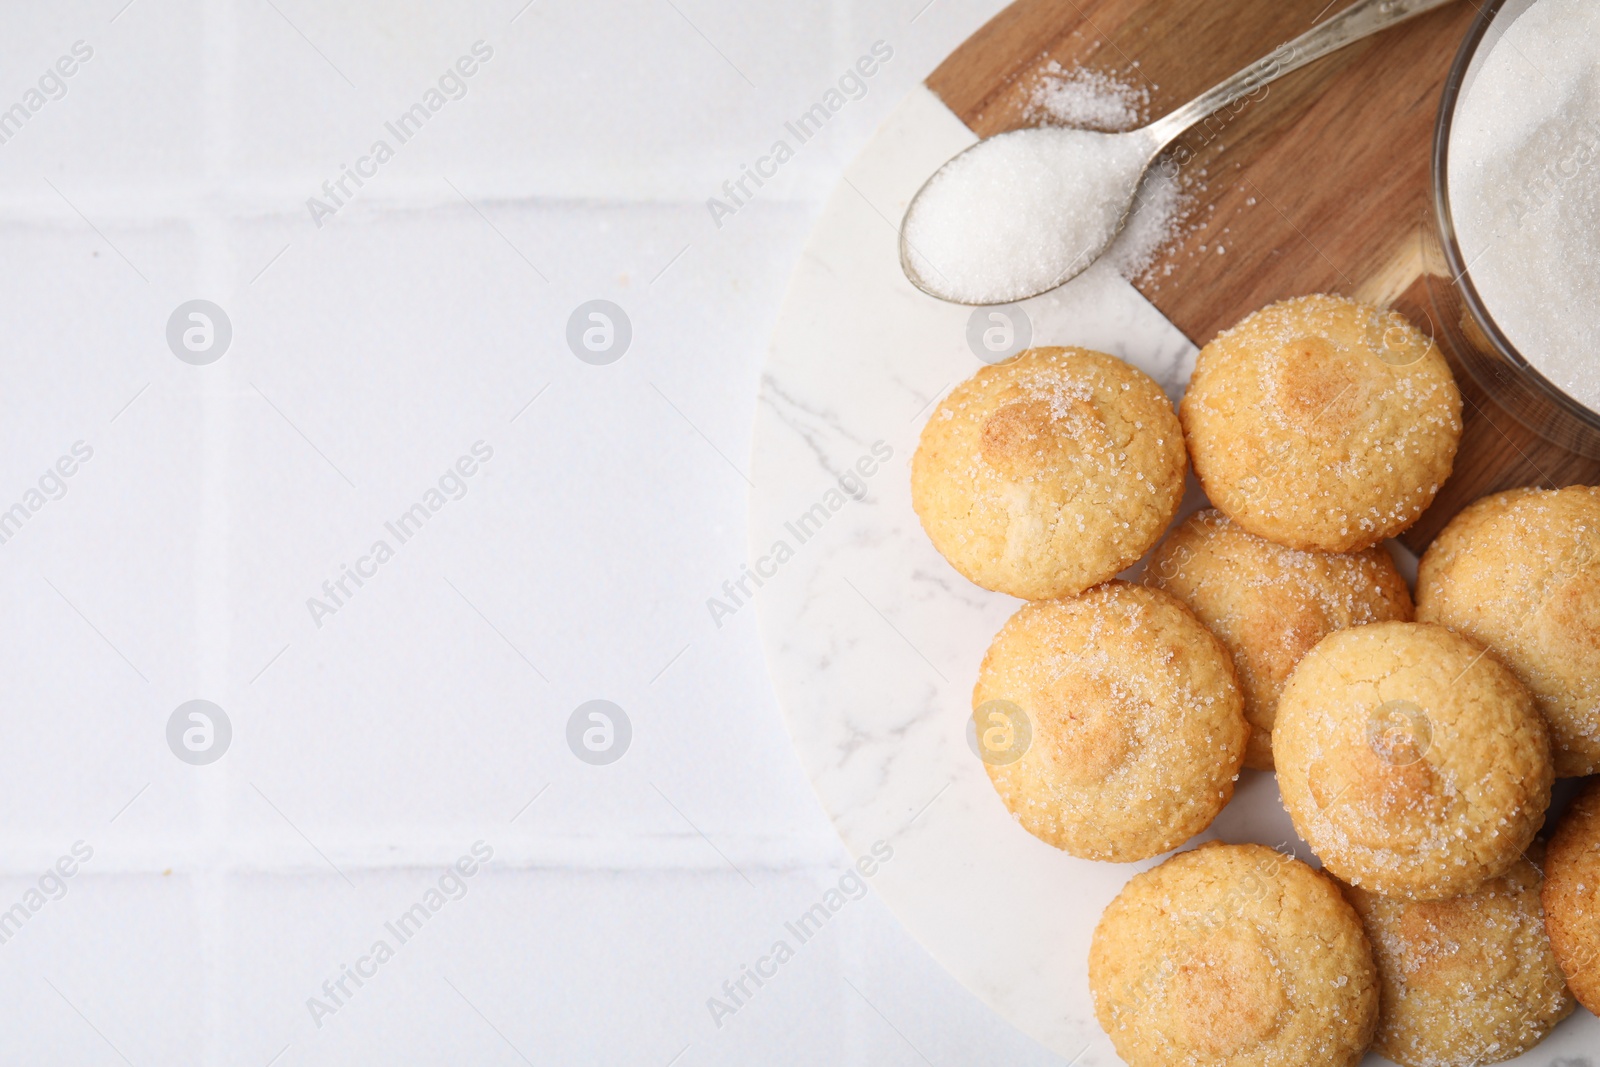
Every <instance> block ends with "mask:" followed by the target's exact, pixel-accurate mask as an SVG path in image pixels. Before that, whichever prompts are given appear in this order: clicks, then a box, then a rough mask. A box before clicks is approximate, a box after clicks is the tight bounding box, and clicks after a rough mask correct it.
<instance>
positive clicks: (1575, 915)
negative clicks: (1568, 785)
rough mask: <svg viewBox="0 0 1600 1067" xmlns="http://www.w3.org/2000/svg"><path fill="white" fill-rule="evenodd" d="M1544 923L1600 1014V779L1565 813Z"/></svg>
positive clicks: (1566, 968)
mask: <svg viewBox="0 0 1600 1067" xmlns="http://www.w3.org/2000/svg"><path fill="white" fill-rule="evenodd" d="M1544 875H1545V880H1544V891H1543V893H1542V894H1541V896H1542V899H1543V903H1544V921H1545V926H1546V927H1547V928H1548V929H1549V931H1550V944H1551V946H1552V947H1553V948H1554V949H1555V953H1556V959H1557V960H1559V961H1560V962H1561V970H1562V972H1563V973H1564V974H1565V975H1566V976H1567V986H1568V988H1570V989H1571V990H1572V992H1573V995H1575V996H1576V997H1577V998H1578V1002H1579V1003H1580V1004H1582V1005H1583V1006H1584V1007H1586V1008H1588V1009H1589V1010H1590V1011H1592V1012H1595V1013H1597V1014H1600V781H1594V782H1590V783H1589V784H1588V786H1587V787H1585V788H1584V791H1583V792H1582V793H1581V794H1579V796H1578V799H1577V800H1575V801H1573V804H1572V807H1570V808H1568V809H1567V811H1566V814H1564V815H1563V816H1562V817H1561V822H1560V823H1559V824H1557V826H1556V832H1555V834H1554V835H1552V836H1551V838H1550V849H1549V851H1548V852H1547V853H1546V855H1545V864H1544Z"/></svg>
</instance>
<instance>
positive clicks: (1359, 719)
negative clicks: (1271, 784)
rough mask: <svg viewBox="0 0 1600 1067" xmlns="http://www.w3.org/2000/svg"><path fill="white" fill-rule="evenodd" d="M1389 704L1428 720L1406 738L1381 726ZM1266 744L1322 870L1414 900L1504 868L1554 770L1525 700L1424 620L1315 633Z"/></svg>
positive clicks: (1455, 892)
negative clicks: (1404, 740) (1398, 737)
mask: <svg viewBox="0 0 1600 1067" xmlns="http://www.w3.org/2000/svg"><path fill="white" fill-rule="evenodd" d="M1395 708H1409V709H1414V710H1415V714H1416V716H1417V718H1418V719H1419V720H1420V722H1421V723H1422V724H1425V725H1424V726H1422V727H1419V728H1417V729H1416V736H1415V737H1414V738H1413V740H1412V741H1411V742H1410V743H1409V744H1401V743H1396V742H1395V741H1394V740H1393V739H1392V738H1391V737H1390V736H1389V735H1388V734H1387V733H1386V732H1384V731H1383V730H1381V729H1375V728H1376V727H1381V726H1383V725H1384V724H1385V723H1387V722H1389V721H1390V720H1389V719H1388V718H1387V715H1388V714H1389V709H1395ZM1272 753H1273V757H1274V759H1275V760H1276V762H1277V772H1278V788H1279V791H1280V793H1281V794H1282V797H1283V804H1284V807H1285V808H1287V809H1288V811H1289V816H1290V818H1291V819H1293V820H1294V827H1295V830H1296V831H1298V832H1299V834H1300V836H1301V837H1303V838H1304V839H1305V841H1306V843H1307V844H1309V845H1310V846H1311V848H1312V850H1313V851H1314V852H1315V853H1316V854H1317V856H1318V857H1319V858H1320V859H1321V860H1322V862H1323V864H1324V865H1325V866H1326V867H1327V869H1328V870H1329V871H1330V872H1332V873H1333V874H1335V875H1337V876H1338V877H1339V878H1341V879H1343V880H1344V881H1346V882H1349V883H1351V884H1352V885H1356V886H1359V887H1361V888H1362V889H1367V890H1370V891H1372V892H1374V893H1382V894H1384V895H1386V896H1399V897H1406V898H1409V899H1412V900H1440V899H1443V898H1446V897H1453V896H1459V895H1461V894H1462V893H1469V892H1471V891H1473V890H1474V889H1477V888H1478V887H1479V886H1481V885H1482V884H1483V883H1484V882H1486V881H1488V880H1489V879H1491V878H1496V877H1499V876H1500V875H1502V874H1504V873H1505V872H1506V871H1507V870H1509V869H1510V868H1511V866H1512V865H1513V864H1514V863H1516V861H1517V860H1518V859H1519V858H1520V857H1521V856H1522V853H1523V850H1525V849H1526V848H1527V847H1528V845H1529V844H1530V843H1531V842H1532V841H1533V836H1534V834H1535V833H1536V832H1537V831H1538V829H1539V826H1540V825H1541V823H1542V822H1543V821H1544V813H1545V810H1546V809H1547V808H1548V807H1549V806H1550V785H1551V783H1552V781H1553V780H1554V778H1555V775H1554V772H1553V770H1552V768H1551V762H1550V738H1549V731H1548V729H1547V728H1546V726H1545V722H1544V717H1543V716H1542V715H1540V714H1539V710H1538V708H1537V707H1536V706H1535V705H1534V702H1533V697H1532V695H1531V694H1529V692H1528V691H1527V689H1525V688H1524V687H1523V685H1522V683H1520V682H1518V681H1517V680H1516V678H1515V677H1514V676H1513V675H1512V674H1511V672H1510V671H1508V670H1507V669H1506V668H1505V667H1504V666H1502V665H1501V664H1500V662H1499V661H1498V660H1496V659H1495V658H1494V657H1493V656H1490V655H1489V654H1488V653H1487V652H1486V651H1485V650H1483V649H1481V648H1479V647H1478V646H1477V645H1474V644H1473V643H1472V642H1471V641H1469V640H1467V639H1466V638H1465V637H1462V636H1460V635H1459V634H1455V633H1452V632H1451V631H1449V630H1446V629H1445V628H1444V627H1442V626H1434V625H1431V624H1427V623H1410V622H1377V623H1372V624H1371V625H1368V626H1357V627H1354V628H1353V629H1349V630H1340V631H1338V632H1337V633H1334V634H1330V635H1329V636H1328V637H1325V638H1323V640H1322V642H1321V643H1320V644H1318V645H1317V647H1316V648H1314V649H1312V650H1311V651H1310V652H1309V653H1308V654H1307V655H1306V657H1305V658H1304V659H1302V660H1301V661H1300V664H1299V666H1297V667H1296V668H1295V669H1294V673H1293V674H1291V675H1290V676H1289V682H1288V684H1287V685H1285V686H1284V689H1283V695H1282V696H1281V697H1280V698H1279V700H1278V721H1277V723H1276V724H1275V725H1274V726H1273V730H1272Z"/></svg>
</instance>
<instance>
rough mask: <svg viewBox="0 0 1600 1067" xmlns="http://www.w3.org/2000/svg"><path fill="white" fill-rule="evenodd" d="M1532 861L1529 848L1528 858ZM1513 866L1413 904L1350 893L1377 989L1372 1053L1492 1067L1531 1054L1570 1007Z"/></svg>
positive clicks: (1425, 1064) (1532, 895) (1519, 870)
mask: <svg viewBox="0 0 1600 1067" xmlns="http://www.w3.org/2000/svg"><path fill="white" fill-rule="evenodd" d="M1529 855H1530V856H1532V857H1533V858H1534V859H1537V858H1538V846H1537V845H1535V846H1534V848H1533V849H1531V850H1530V851H1529ZM1540 883H1541V877H1540V874H1539V869H1538V868H1537V867H1535V866H1534V865H1533V864H1532V863H1530V862H1529V861H1528V860H1526V859H1519V860H1518V861H1517V862H1516V863H1515V864H1514V865H1513V866H1512V868H1511V870H1509V871H1507V872H1506V873H1505V874H1503V875H1501V876H1500V877H1499V878H1495V879H1493V880H1492V881H1490V882H1488V883H1486V884H1484V885H1483V886H1481V887H1479V888H1478V889H1477V890H1476V891H1474V892H1472V893H1470V894H1468V895H1467V896H1462V897H1452V898H1451V899H1449V900H1435V901H1430V902H1428V903H1423V904H1419V903H1414V902H1411V901H1405V900H1399V899H1397V898H1394V897H1380V896H1378V895H1377V894H1375V893H1368V892H1367V891H1366V890H1364V889H1357V888H1355V887H1354V886H1346V887H1345V896H1346V898H1348V899H1349V901H1350V903H1351V904H1353V905H1354V906H1355V909H1356V911H1357V912H1358V913H1359V914H1360V916H1361V920H1362V922H1363V923H1364V924H1365V925H1366V928H1367V937H1368V938H1369V939H1370V940H1371V942H1372V953H1373V958H1374V960H1375V961H1376V962H1377V965H1378V977H1379V979H1380V981H1381V982H1382V986H1383V997H1382V1011H1381V1014H1380V1016H1379V1020H1378V1034H1377V1038H1376V1041H1375V1042H1374V1044H1373V1051H1374V1052H1377V1053H1378V1054H1379V1055H1382V1056H1386V1057H1388V1058H1389V1059H1391V1060H1393V1061H1394V1062H1395V1063H1398V1064H1401V1065H1403V1067H1438V1065H1440V1064H1458V1065H1462V1067H1468V1065H1473V1064H1486V1063H1499V1062H1500V1061H1501V1060H1509V1059H1512V1058H1514V1057H1516V1056H1520V1055H1522V1053H1524V1052H1526V1051H1528V1050H1529V1049H1531V1048H1533V1047H1534V1046H1535V1045H1537V1044H1538V1043H1539V1042H1541V1041H1543V1040H1544V1039H1545V1038H1546V1037H1547V1036H1548V1035H1549V1033H1550V1031H1551V1030H1553V1029H1555V1026H1556V1024H1557V1023H1559V1022H1560V1021H1561V1020H1562V1019H1565V1018H1566V1017H1567V1016H1568V1015H1571V1014H1572V1009H1573V1007H1574V1006H1575V1004H1574V1002H1573V999H1572V994H1571V993H1569V992H1567V983H1566V979H1565V978H1564V977H1563V976H1562V974H1561V968H1560V967H1558V966H1557V965H1556V957H1555V953H1554V952H1552V951H1551V949H1550V938H1549V936H1548V935H1547V934H1546V933H1545V928H1544V911H1543V909H1542V908H1541V907H1540V904H1539V887H1540Z"/></svg>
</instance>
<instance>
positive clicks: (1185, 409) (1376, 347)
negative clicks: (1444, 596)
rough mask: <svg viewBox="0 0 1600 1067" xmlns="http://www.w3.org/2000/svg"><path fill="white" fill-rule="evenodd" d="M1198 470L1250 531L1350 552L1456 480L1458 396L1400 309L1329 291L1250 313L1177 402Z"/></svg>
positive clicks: (1433, 351)
mask: <svg viewBox="0 0 1600 1067" xmlns="http://www.w3.org/2000/svg"><path fill="white" fill-rule="evenodd" d="M1179 415H1180V417H1181V418H1182V420H1183V430H1184V435H1185V437H1186V438H1187V440H1188V443H1189V455H1190V457H1191V458H1192V459H1193V461H1194V469H1195V474H1197V475H1198V476H1199V478H1200V482H1201V484H1202V485H1204V486H1205V490H1206V495H1207V496H1209V497H1210V498H1211V502H1212V503H1213V504H1215V505H1216V506H1217V507H1218V508H1221V509H1222V511H1224V512H1225V513H1227V514H1228V515H1229V516H1230V517H1231V518H1233V519H1234V521H1236V522H1238V523H1239V525H1241V526H1243V527H1244V528H1245V529H1246V530H1249V531H1250V532H1251V533H1253V534H1256V535H1258V536H1260V537H1265V538H1267V539H1268V540H1270V541H1276V542H1278V543H1279V544H1282V545H1288V546H1289V547H1291V548H1301V549H1307V550H1312V551H1320V552H1356V551H1360V550H1361V549H1363V548H1368V547H1371V546H1372V545H1375V544H1377V543H1378V542H1379V541H1382V540H1383V539H1384V538H1386V537H1392V536H1394V535H1395V534H1397V533H1399V532H1400V531H1402V530H1404V529H1405V528H1406V527H1408V526H1410V525H1411V524H1412V523H1413V522H1415V521H1416V519H1417V517H1418V516H1419V515H1421V514H1422V513H1423V511H1425V510H1426V509H1427V507H1428V505H1429V504H1431V503H1432V502H1433V498H1434V495H1435V494H1436V493H1437V492H1438V491H1439V487H1440V486H1441V485H1443V484H1444V480H1445V479H1446V478H1448V477H1449V476H1450V470H1451V467H1452V465H1453V464H1454V462H1455V455H1456V447H1457V445H1458V444H1459V442H1460V438H1461V394H1460V393H1459V392H1458V391H1457V389H1456V384H1455V379H1454V378H1453V377H1452V376H1451V374H1450V368H1449V366H1448V364H1446V362H1445V358H1444V355H1443V354H1442V353H1441V352H1440V351H1439V349H1438V347H1437V346H1436V345H1434V344H1433V343H1432V342H1431V341H1429V340H1428V338H1427V337H1425V336H1423V334H1422V333H1420V332H1419V331H1418V330H1417V329H1416V328H1415V327H1413V326H1412V325H1411V324H1410V323H1409V322H1407V321H1406V320H1405V319H1404V318H1403V317H1402V316H1400V315H1398V314H1396V313H1394V312H1386V311H1383V310H1381V309H1379V308H1375V307H1369V306H1367V305H1365V304H1358V303H1356V302H1354V301H1352V300H1346V299H1344V298H1343V297H1337V296H1305V297H1299V298H1297V299H1294V300H1286V301H1284V302H1283V303H1280V304H1273V305H1272V306H1271V307H1268V308H1265V309H1264V310H1261V311H1258V312H1256V313H1255V314H1253V315H1251V316H1249V317H1248V318H1246V319H1245V320H1244V321H1243V322H1241V323H1239V325H1237V326H1235V327H1234V328H1233V329H1231V330H1228V331H1227V332H1225V333H1222V334H1220V335H1218V337H1217V338H1216V340H1214V341H1212V342H1211V343H1210V344H1209V345H1206V347H1205V348H1204V349H1203V350H1202V351H1201V353H1200V355H1199V357H1198V358H1197V360H1196V361H1195V368H1194V376H1193V378H1192V379H1191V380H1190V382H1189V390H1188V392H1187V393H1186V394H1185V395H1184V398H1183V403H1182V404H1181V405H1180V407H1179Z"/></svg>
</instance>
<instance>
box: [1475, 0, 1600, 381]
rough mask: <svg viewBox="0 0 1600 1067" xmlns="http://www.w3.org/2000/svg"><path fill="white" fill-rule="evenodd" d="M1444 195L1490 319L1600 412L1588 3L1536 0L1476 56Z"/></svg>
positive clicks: (1599, 272)
mask: <svg viewBox="0 0 1600 1067" xmlns="http://www.w3.org/2000/svg"><path fill="white" fill-rule="evenodd" d="M1502 21H1503V20H1502ZM1450 200H1451V215H1452V216H1453V219H1454V222H1455V226H1456V233H1457V239H1458V240H1459V242H1460V244H1461V253H1462V255H1463V257H1464V258H1465V261H1466V263H1467V264H1468V270H1469V273H1470V276H1471V279H1472V283H1473V285H1474V286H1475V287H1476V288H1477V290H1478V293H1479V295H1480V296H1481V297H1482V298H1483V302H1484V304H1485V306H1486V307H1487V308H1488V310H1489V314H1490V316H1491V317H1492V318H1493V319H1494V320H1495V323H1496V325H1498V326H1499V327H1500V328H1501V330H1503V331H1504V332H1505V334H1506V337H1507V338H1509V339H1510V341H1511V343H1512V344H1514V345H1515V346H1516V347H1517V350H1518V351H1519V352H1520V353H1521V354H1522V355H1523V356H1524V357H1526V359H1527V360H1528V362H1530V363H1532V364H1533V365H1534V366H1535V367H1537V368H1538V369H1539V370H1541V371H1543V372H1544V374H1545V375H1546V377H1548V378H1550V379H1551V380H1552V381H1553V382H1554V383H1555V384H1556V385H1558V386H1560V387H1561V388H1562V389H1564V390H1565V391H1566V392H1568V393H1569V394H1571V395H1572V396H1573V397H1575V398H1577V399H1578V400H1579V401H1580V402H1582V403H1583V404H1585V405H1587V406H1588V407H1589V408H1591V409H1593V410H1595V411H1600V369H1597V366H1596V363H1595V358H1594V353H1595V351H1596V349H1600V5H1596V4H1595V3H1594V0H1539V3H1536V4H1534V5H1533V6H1532V7H1530V8H1528V9H1527V10H1526V11H1525V12H1523V14H1522V15H1520V16H1519V17H1518V18H1517V19H1516V21H1515V22H1513V23H1511V25H1510V27H1509V28H1508V29H1507V30H1506V31H1505V36H1504V37H1502V38H1501V39H1500V40H1499V42H1498V43H1497V44H1495V45H1494V46H1493V47H1492V48H1491V49H1490V51H1489V53H1488V55H1487V56H1486V57H1485V58H1483V59H1482V60H1481V61H1480V65H1479V67H1478V69H1477V72H1476V74H1475V75H1474V78H1473V81H1472V82H1471V83H1470V84H1469V86H1468V89H1467V92H1466V93H1465V95H1464V96H1463V97H1462V99H1461V102H1460V104H1459V105H1458V107H1457V111H1456V115H1455V120H1454V125H1453V126H1452V129H1451V138H1450Z"/></svg>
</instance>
